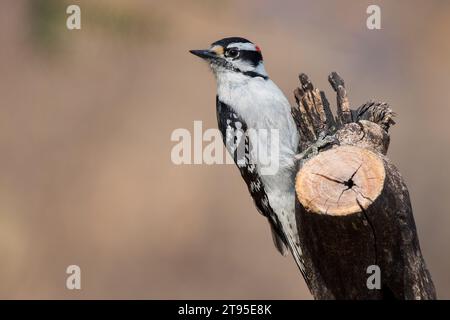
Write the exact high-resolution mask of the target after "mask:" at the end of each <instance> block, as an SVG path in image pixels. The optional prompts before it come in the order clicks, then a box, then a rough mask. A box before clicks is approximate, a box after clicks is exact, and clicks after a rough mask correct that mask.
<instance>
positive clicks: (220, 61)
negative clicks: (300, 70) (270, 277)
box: [190, 37, 304, 276]
mask: <svg viewBox="0 0 450 320" xmlns="http://www.w3.org/2000/svg"><path fill="white" fill-rule="evenodd" d="M190 53H192V54H194V55H196V56H198V57H200V58H202V59H203V60H205V61H206V62H207V63H208V64H209V66H210V68H211V70H212V72H213V74H214V76H215V79H216V84H217V94H216V113H217V122H218V128H219V130H220V132H221V134H222V138H223V142H224V144H225V147H226V149H227V150H228V152H229V153H230V155H231V156H232V158H233V159H234V162H235V163H236V165H237V167H238V169H239V171H240V173H241V176H242V178H243V179H244V181H245V183H246V184H247V188H248V190H249V192H250V195H251V197H252V198H253V201H254V203H255V205H256V208H257V211H259V213H261V214H262V215H263V216H264V217H266V218H267V220H268V222H269V225H270V228H271V232H272V238H273V241H274V244H275V247H276V248H277V249H278V251H279V252H280V253H281V254H282V255H283V256H286V255H287V254H288V252H289V251H290V252H291V254H292V256H293V258H294V260H295V262H296V264H297V266H298V267H299V269H300V271H301V273H302V274H303V276H304V264H303V260H302V252H301V248H300V242H299V235H298V229H297V221H296V218H295V175H296V164H295V155H296V154H297V151H298V145H299V139H300V137H299V133H298V130H297V127H296V125H295V122H294V119H293V117H292V114H291V106H290V103H289V101H288V99H287V98H286V96H285V95H284V94H283V92H282V91H281V90H280V88H279V87H278V86H277V85H276V84H275V83H274V82H273V81H272V80H271V79H270V77H269V75H268V74H267V72H266V69H265V66H264V61H263V56H262V52H261V49H260V47H259V46H257V45H256V44H254V43H253V42H251V41H249V40H247V39H245V38H242V37H228V38H224V39H221V40H218V41H216V42H214V43H212V44H211V45H210V47H209V48H208V49H204V50H190ZM263 132H265V133H267V132H276V133H277V135H270V137H269V135H268V134H263ZM268 149H269V150H270V151H271V152H274V153H276V154H275V157H274V155H273V154H271V155H270V158H271V159H275V160H276V161H275V162H276V163H277V167H276V170H264V169H266V168H267V166H265V162H264V163H263V161H262V160H261V159H260V157H259V156H260V154H261V152H260V150H268Z"/></svg>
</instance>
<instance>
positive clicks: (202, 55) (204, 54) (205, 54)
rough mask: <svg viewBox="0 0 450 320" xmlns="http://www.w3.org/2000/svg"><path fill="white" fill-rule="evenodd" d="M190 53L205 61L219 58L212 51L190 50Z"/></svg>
mask: <svg viewBox="0 0 450 320" xmlns="http://www.w3.org/2000/svg"><path fill="white" fill-rule="evenodd" d="M189 52H190V53H192V54H193V55H196V56H197V57H200V58H202V59H205V60H213V59H217V58H218V56H217V54H216V53H215V52H213V51H210V50H190V51H189Z"/></svg>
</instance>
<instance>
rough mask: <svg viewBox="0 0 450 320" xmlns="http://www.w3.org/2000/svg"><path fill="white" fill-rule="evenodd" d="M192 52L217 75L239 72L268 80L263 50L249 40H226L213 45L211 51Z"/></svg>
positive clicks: (237, 38) (233, 38)
mask: <svg viewBox="0 0 450 320" xmlns="http://www.w3.org/2000/svg"><path fill="white" fill-rule="evenodd" d="M190 52H191V53H192V54H194V55H196V56H198V57H200V58H202V59H204V60H206V61H207V62H208V63H209V64H210V66H211V69H212V70H213V72H214V73H216V74H219V73H221V72H238V73H243V74H244V75H249V76H261V77H263V78H267V73H266V70H265V69H264V63H263V57H262V54H261V49H260V48H259V47H258V46H257V45H255V44H254V43H252V42H251V41H248V40H247V39H244V38H239V37H232V38H224V39H222V40H219V41H216V42H214V43H213V44H211V46H210V48H209V49H205V50H191V51H190Z"/></svg>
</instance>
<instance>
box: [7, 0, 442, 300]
mask: <svg viewBox="0 0 450 320" xmlns="http://www.w3.org/2000/svg"><path fill="white" fill-rule="evenodd" d="M373 3H376V4H379V5H380V6H381V9H382V30H378V31H370V30H368V29H367V28H366V18H367V14H366V8H367V6H368V5H369V4H373ZM68 4H79V5H80V6H81V10H82V13H81V16H82V29H81V30H79V31H69V30H67V29H66V17H67V15H66V13H65V11H66V7H67V5H68ZM449 28H450V2H448V1H444V0H441V1H440V0H435V1H410V0H403V1H359V0H358V1H356V0H354V1H342V0H339V1H337V0H336V1H323V0H322V1H317V0H314V1H313V0H304V1H296V0H291V1H269V0H263V1H261V0H253V1H238V0H220V1H212V0H211V1H208V0H183V1H181V0H180V1H144V0H142V1H138V0H135V1H125V0H121V1H119V0H114V1H113V0H104V1H100V0H96V1H92V0H91V1H75V0H73V1H60V0H52V1H50V0H47V1H40V0H29V1H25V0H21V1H18V0H6V1H1V2H0V74H1V77H0V154H1V155H0V173H1V175H0V259H1V262H0V298H12V299H15V298H44V299H46V298H88V299H91V298H138V299H140V298H255V299H257V298H275V299H278V298H280V299H281V298H286V299H303V298H306V299H310V298H311V296H310V294H309V293H308V291H307V289H306V287H305V284H304V282H303V280H302V278H301V276H300V274H299V272H298V271H297V268H296V266H295V264H294V262H293V261H292V259H291V258H282V257H281V256H280V255H279V254H278V253H277V252H276V250H275V248H274V247H273V244H272V239H271V236H270V232H269V228H268V225H267V223H266V221H265V219H263V218H262V217H261V216H260V215H259V214H258V213H257V212H256V210H255V208H254V206H253V203H252V201H251V199H250V197H249V195H248V192H247V189H246V187H245V185H244V183H243V182H242V181H241V178H240V176H239V173H238V171H237V170H236V169H235V168H234V166H231V165H221V166H220V165H215V166H207V165H191V166H186V165H184V166H175V165H174V164H172V162H171V159H170V153H171V149H172V147H173V146H174V145H175V143H174V142H171V141H170V135H171V133H172V131H173V130H174V129H176V128H188V129H191V128H192V127H193V121H194V120H202V121H203V127H204V128H205V129H206V128H215V127H216V120H215V118H216V115H215V83H214V79H213V76H212V75H211V74H210V73H209V71H208V68H207V66H206V65H204V64H202V63H201V62H200V61H199V60H198V59H197V58H195V57H193V56H191V55H190V54H189V53H188V50H189V49H199V48H204V47H207V46H208V45H209V44H210V43H211V42H213V41H215V40H218V39H220V38H223V37H225V36H235V35H236V36H243V37H246V38H249V39H250V40H253V41H255V42H256V43H257V44H258V45H260V46H261V48H262V50H263V54H264V57H265V61H266V68H267V70H268V72H269V74H270V75H271V77H272V79H273V80H274V81H275V82H276V83H278V85H279V86H280V87H281V88H282V90H284V92H285V93H286V94H287V95H288V96H289V98H290V99H291V102H292V101H293V99H292V94H291V92H292V91H293V89H294V87H295V86H296V85H297V75H298V73H299V72H306V73H308V74H309V75H310V77H311V78H312V79H313V81H314V82H315V83H316V84H317V85H318V86H319V87H321V88H325V89H326V90H327V92H328V94H329V97H330V99H331V98H332V94H331V92H330V91H331V90H330V88H329V85H328V83H327V80H326V79H327V75H328V74H329V72H331V71H334V70H335V71H338V72H339V73H340V74H341V75H342V76H343V77H344V79H345V80H346V83H347V86H348V88H349V94H350V98H351V102H352V105H353V107H357V106H359V105H360V104H361V103H363V102H365V101H366V100H368V99H369V98H373V99H377V100H386V101H387V102H389V103H390V104H391V105H392V106H393V108H394V109H395V111H396V112H397V113H398V119H397V120H398V122H397V125H396V126H395V127H394V128H393V129H392V143H391V147H390V151H389V156H390V158H391V159H392V160H393V161H394V162H395V163H396V164H397V166H398V167H399V168H400V170H401V172H402V173H403V175H404V177H405V179H406V181H407V183H408V187H409V190H410V193H411V199H412V204H413V208H414V214H415V219H416V223H417V227H418V230H419V235H420V240H421V246H422V250H423V253H424V256H425V258H426V261H427V264H428V267H429V269H430V271H431V273H432V276H433V279H434V281H435V284H436V286H437V290H438V294H439V297H440V298H450V275H449V273H450V250H449V248H450V246H449V242H450V232H449V229H450V215H449V211H450V196H449V191H450V185H449V181H450V171H449V163H450V150H449V146H450V143H449V142H450V128H449V125H448V119H449V117H450V109H449V101H450V90H449V88H448V86H449V84H450V36H449V31H450V29H449ZM70 264H77V265H79V266H80V267H81V270H82V290H81V291H76V290H75V291H69V290H67V289H66V288H65V281H66V276H67V275H66V273H65V270H66V267H67V266H68V265H70Z"/></svg>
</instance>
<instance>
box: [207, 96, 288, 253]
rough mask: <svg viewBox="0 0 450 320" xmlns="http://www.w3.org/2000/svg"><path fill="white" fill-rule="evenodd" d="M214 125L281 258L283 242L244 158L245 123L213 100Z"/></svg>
mask: <svg viewBox="0 0 450 320" xmlns="http://www.w3.org/2000/svg"><path fill="white" fill-rule="evenodd" d="M216 108H217V122H218V125H219V130H220V132H221V133H222V137H223V142H224V144H225V146H226V148H227V150H228V152H229V153H230V155H231V156H232V157H233V160H234V162H235V163H236V165H237V167H238V168H239V171H240V173H241V176H242V178H243V179H244V181H245V183H246V184H247V187H248V190H249V192H250V195H251V197H252V198H253V201H254V202H255V205H256V208H257V209H258V211H259V212H260V213H261V214H262V215H263V216H265V217H267V219H268V221H269V224H270V227H271V230H272V237H273V241H274V244H275V247H276V248H277V249H278V251H279V252H280V253H281V254H282V255H286V254H287V245H288V243H287V241H288V240H287V239H286V236H285V234H284V232H283V229H282V227H281V223H280V221H279V220H278V218H277V216H276V214H275V212H274V211H273V209H272V207H271V206H270V203H269V199H268V197H267V194H266V191H265V189H264V184H263V182H262V180H261V177H260V176H259V174H258V172H257V170H256V164H254V163H251V161H250V160H249V158H248V155H249V154H250V149H251V148H252V146H251V144H250V142H249V138H248V135H247V134H246V132H247V124H246V123H245V121H243V119H242V118H241V117H239V116H238V115H237V114H236V113H235V112H234V111H233V109H232V108H231V107H230V106H228V105H227V104H225V103H223V102H221V101H220V100H219V98H218V97H217V98H216Z"/></svg>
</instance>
